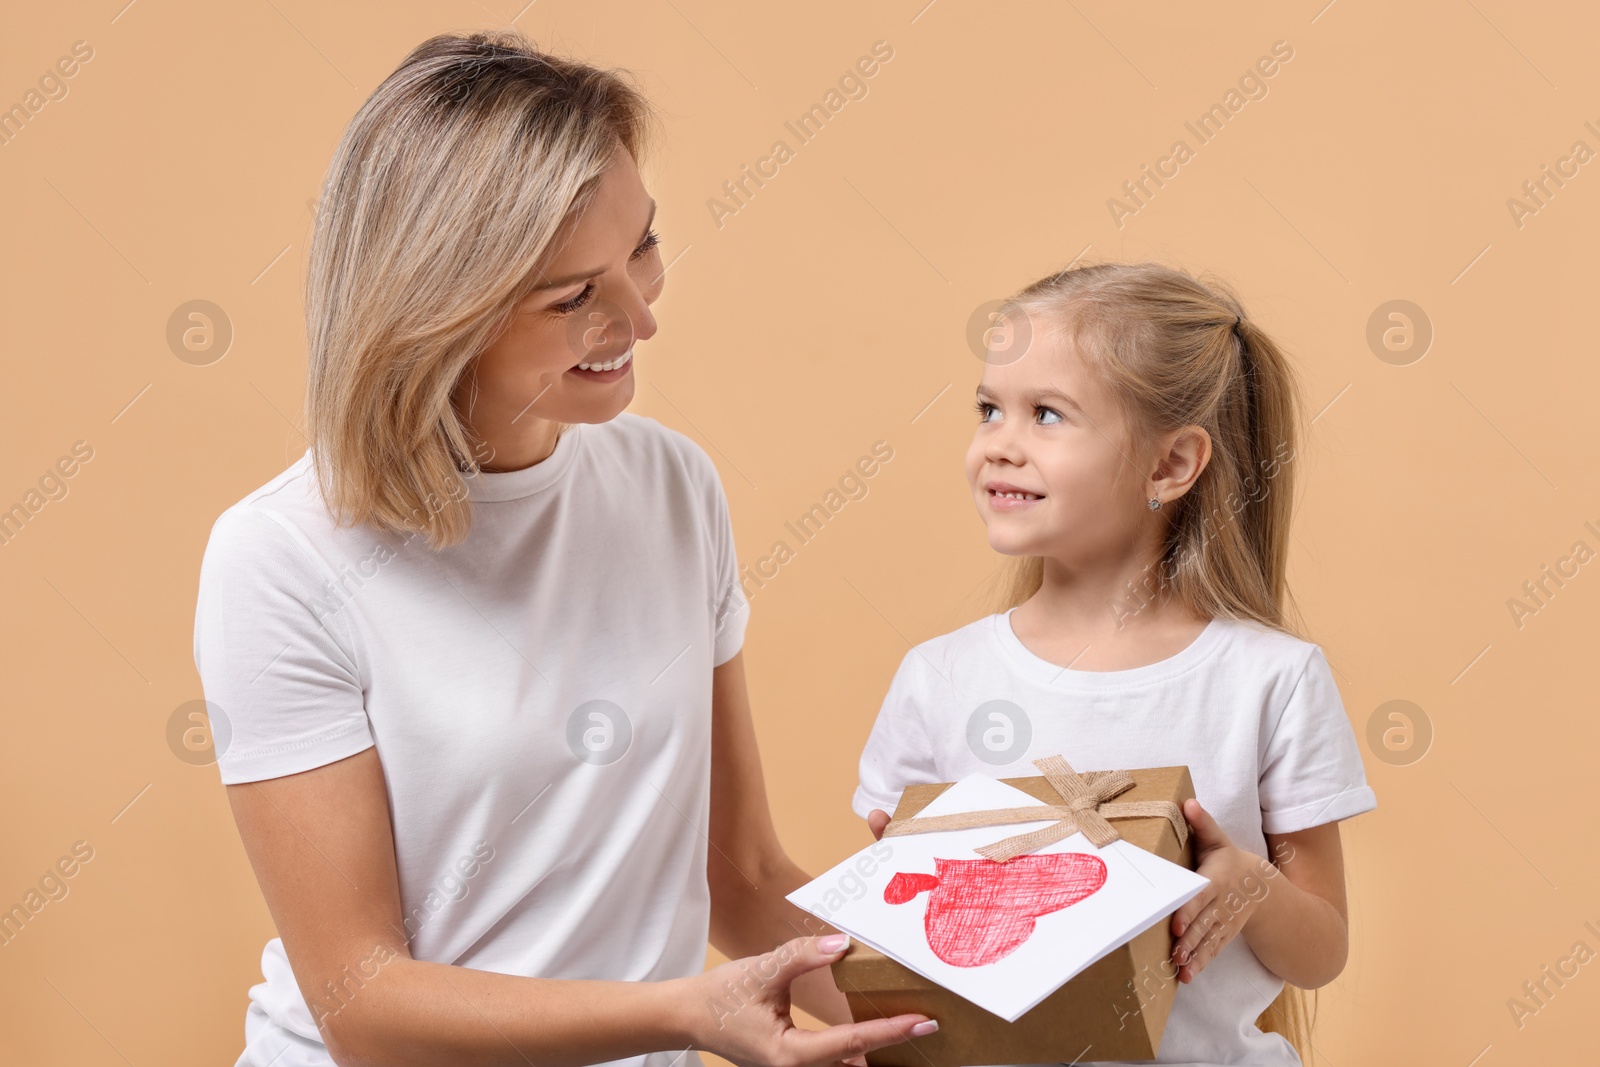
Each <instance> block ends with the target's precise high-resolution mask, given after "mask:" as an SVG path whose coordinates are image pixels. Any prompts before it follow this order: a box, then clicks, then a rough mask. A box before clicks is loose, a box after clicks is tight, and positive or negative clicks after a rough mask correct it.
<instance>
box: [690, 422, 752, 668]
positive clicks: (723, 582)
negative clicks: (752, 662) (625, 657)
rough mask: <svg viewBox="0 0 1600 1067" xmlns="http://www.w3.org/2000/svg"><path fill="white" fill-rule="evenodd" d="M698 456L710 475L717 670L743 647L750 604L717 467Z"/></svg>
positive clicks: (713, 656)
mask: <svg viewBox="0 0 1600 1067" xmlns="http://www.w3.org/2000/svg"><path fill="white" fill-rule="evenodd" d="M701 457H702V459H703V460H704V462H705V467H706V469H707V470H708V471H709V472H710V486H709V488H708V490H707V493H708V495H709V497H710V504H711V514H710V523H709V527H710V531H711V544H712V549H713V556H712V559H713V570H714V572H715V579H716V582H715V587H714V589H713V590H712V603H714V604H715V605H716V611H715V614H714V623H715V633H714V636H713V638H712V657H711V665H712V666H713V667H720V666H722V665H723V664H724V663H726V662H728V661H729V660H730V659H732V658H733V657H734V655H735V654H736V653H737V652H738V651H739V649H741V648H743V647H744V632H745V627H746V626H747V625H748V623H749V621H750V602H749V601H748V600H746V599H745V595H744V589H743V587H742V586H740V584H739V553H738V550H737V549H736V548H735V546H734V542H733V519H732V516H731V515H730V514H729V512H728V494H727V493H726V491H724V489H723V488H722V479H721V478H719V477H718V476H717V468H716V465H715V464H713V463H712V462H711V457H710V456H707V455H705V453H704V452H702V453H701Z"/></svg>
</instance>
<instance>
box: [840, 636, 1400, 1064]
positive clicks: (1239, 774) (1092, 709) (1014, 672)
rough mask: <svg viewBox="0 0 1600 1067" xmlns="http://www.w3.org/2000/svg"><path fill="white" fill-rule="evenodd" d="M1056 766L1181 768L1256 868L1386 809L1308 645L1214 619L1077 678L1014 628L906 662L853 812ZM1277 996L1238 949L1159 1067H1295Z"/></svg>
mask: <svg viewBox="0 0 1600 1067" xmlns="http://www.w3.org/2000/svg"><path fill="white" fill-rule="evenodd" d="M1013 610H1015V609H1013ZM1057 753H1059V754H1060V755H1062V756H1063V757H1064V758H1065V759H1066V761H1067V762H1068V763H1070V764H1071V765H1072V766H1073V768H1074V769H1076V770H1079V771H1095V770H1113V769H1118V768H1125V769H1132V768H1137V767H1165V766H1176V765H1179V764H1183V765H1187V766H1188V768H1189V772H1190V775H1191V776H1192V778H1193V779H1194V789H1195V795H1196V797H1197V798H1198V799H1199V801H1200V803H1201V804H1202V805H1203V806H1204V807H1205V809H1206V810H1207V811H1208V812H1210V813H1211V815H1212V816H1213V817H1214V818H1215V819H1216V820H1217V823H1218V825H1220V826H1221V828H1222V830H1223V831H1224V832H1225V833H1226V834H1227V835H1228V837H1229V838H1230V839H1231V840H1232V842H1233V844H1234V845H1236V846H1238V847H1239V848H1242V849H1246V850H1248V851H1250V852H1254V853H1255V854H1257V855H1259V856H1266V855H1267V843H1266V838H1265V836H1264V835H1265V834H1286V833H1292V832H1294V831H1296V830H1304V829H1308V828H1309V827H1312V826H1319V825H1321V824H1323V823H1328V822H1334V821H1336V820H1339V819H1346V818H1349V817H1350V816H1352V815H1358V814H1360V813H1362V812H1365V811H1371V810H1372V809H1373V808H1375V807H1376V806H1377V798H1376V796H1375V795H1374V794H1373V792H1372V790H1371V788H1369V787H1368V786H1367V780H1366V774H1365V771H1364V770H1363V768H1362V765H1361V753H1360V751H1359V749H1358V748H1357V746H1356V739H1355V734H1354V731H1353V730H1352V729H1351V727H1350V722H1349V719H1348V718H1347V717H1346V715H1345V711H1344V705H1343V703H1342V702H1341V701H1340V699H1339V690H1338V689H1337V688H1336V687H1335V685H1334V681H1333V675H1332V673H1331V672H1330V670H1329V668H1328V661H1327V659H1326V658H1325V657H1324V656H1323V654H1322V650H1321V649H1320V648H1318V647H1317V646H1316V645H1313V644H1310V643H1308V642H1306V641H1302V640H1299V639H1298V638H1295V637H1292V636H1290V635H1288V634H1285V633H1283V632H1281V631H1278V630H1274V629H1271V628H1270V627H1266V626H1262V625H1259V624H1257V623H1253V622H1243V621H1234V620H1228V619H1213V620H1212V621H1211V622H1210V623H1208V624H1207V626H1206V628H1205V630H1204V631H1202V632H1201V634H1200V636H1199V637H1197V638H1196V639H1195V640H1194V641H1193V642H1192V643H1191V644H1190V645H1189V646H1188V647H1187V648H1185V649H1184V650H1183V651H1181V652H1179V653H1178V654H1177V655H1175V656H1172V657H1170V658H1168V659H1165V660H1162V661H1160V662H1158V663H1152V664H1149V665H1148V666H1144V667H1135V668H1133V669H1131V670H1122V671H1081V670H1071V669H1068V668H1065V667H1061V666H1058V665H1057V664H1054V663H1051V662H1049V661H1048V660H1045V659H1042V658H1040V657H1039V656H1037V655H1035V654H1034V653H1033V652H1031V651H1029V649H1028V648H1027V646H1025V645H1024V644H1023V643H1022V642H1021V641H1020V640H1019V639H1018V638H1017V635H1016V633H1015V632H1014V631H1013V630H1012V628H1011V612H1009V611H1008V612H1005V613H1004V614H997V615H990V616H988V617H987V618H983V619H980V620H978V621H977V622H974V623H971V624H969V625H967V626H964V627H962V628H961V629H959V630H956V631H954V632H952V633H948V634H945V635H943V636H941V637H936V638H934V639H933V640H931V641H926V642H924V643H923V644H920V645H917V646H916V647H915V648H913V649H912V650H911V651H910V652H908V653H906V656H905V658H904V660H903V661H902V662H901V664H900V669H899V671H898V672H897V673H896V674H895V676H894V681H893V682H892V683H891V684H890V686H889V692H888V695H887V696H886V697H885V698H884V702H883V707H882V710H881V711H880V712H879V714H878V718H877V721H876V722H875V723H874V725H873V727H872V733H871V735H870V736H869V738H868V740H867V745H866V749H865V751H863V752H862V754H861V784H860V786H859V787H858V788H857V790H856V793H855V797H854V800H853V802H852V807H853V808H854V809H855V812H856V814H858V815H860V816H862V817H863V818H864V817H866V815H867V813H868V812H869V811H871V810H872V809H873V808H881V809H883V810H884V811H888V812H893V811H894V808H895V804H896V803H897V802H898V800H899V797H900V791H901V790H902V789H904V788H905V787H906V786H908V785H911V784H913V783H918V782H953V781H957V780H959V779H961V778H963V777H965V776H967V775H969V774H972V773H974V772H982V773H984V774H987V775H990V776H991V777H995V778H1017V777H1023V776H1028V775H1036V774H1038V773H1039V771H1038V769H1037V768H1036V767H1034V766H1033V763H1032V761H1033V760H1035V759H1039V758H1041V757H1044V756H1049V755H1055V754H1057ZM1174 981H1175V979H1174ZM1282 989H1283V981H1282V979H1280V978H1278V977H1277V976H1276V975H1274V974H1273V973H1272V972H1271V971H1269V970H1267V968H1266V967H1264V966H1262V964H1261V961H1260V960H1258V959H1257V958H1256V955H1255V953H1254V952H1253V951H1251V949H1250V946H1249V945H1248V944H1247V943H1246V942H1245V940H1244V939H1243V938H1242V937H1235V938H1234V939H1233V940H1232V941H1231V942H1229V943H1228V945H1227V947H1226V948H1224V949H1223V950H1222V952H1221V953H1219V954H1218V955H1217V957H1216V958H1215V959H1213V960H1212V961H1211V962H1210V963H1209V964H1208V965H1207V966H1206V968H1205V969H1204V970H1203V971H1201V972H1200V974H1199V976H1198V977H1196V978H1195V980H1194V981H1193V982H1190V983H1188V984H1181V983H1180V984H1179V985H1178V988H1177V992H1176V994H1175V997H1174V1000H1173V1005H1172V1013H1171V1015H1170V1016H1169V1017H1168V1019H1167V1025H1166V1031H1165V1033H1164V1034H1163V1037H1162V1041H1161V1052H1160V1055H1159V1056H1158V1057H1157V1059H1156V1061H1155V1062H1160V1063H1181V1064H1189V1065H1191V1067H1211V1065H1220V1064H1255V1065H1261V1067H1295V1065H1298V1064H1299V1062H1300V1060H1299V1057H1298V1056H1297V1055H1296V1054H1295V1052H1294V1050H1293V1048H1292V1047H1291V1046H1290V1045H1289V1044H1288V1042H1286V1041H1285V1040H1284V1039H1283V1038H1282V1037H1281V1036H1279V1035H1277V1034H1264V1033H1262V1032H1261V1031H1260V1030H1258V1029H1257V1028H1256V1025H1255V1023H1256V1019H1257V1018H1258V1017H1259V1016H1260V1014H1261V1012H1262V1011H1264V1010H1265V1009H1266V1008H1267V1006H1268V1005H1269V1004H1270V1003H1271V1002H1272V1001H1273V999H1274V998H1275V997H1276V996H1277V995H1278V993H1279V992H1280V991H1281V990H1282ZM1132 1003H1133V1006H1134V1007H1136V1006H1137V1000H1135V1001H1133V1002H1132ZM1094 1058H1095V1057H1094V1056H1093V1055H1092V1051H1091V1054H1090V1055H1088V1056H1087V1057H1086V1059H1091V1060H1092V1059H1094Z"/></svg>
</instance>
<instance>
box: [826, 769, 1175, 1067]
mask: <svg viewBox="0 0 1600 1067" xmlns="http://www.w3.org/2000/svg"><path fill="white" fill-rule="evenodd" d="M1052 760H1053V761H1054V763H1053V764H1052V763H1051V761H1047V760H1038V761H1035V762H1036V763H1037V764H1038V765H1039V766H1040V767H1041V768H1045V767H1047V766H1048V767H1049V768H1050V770H1049V771H1048V772H1047V773H1049V774H1050V777H1045V776H1038V777H1027V778H1002V779H1001V781H1003V782H1005V783H1006V784H1007V785H1010V786H1014V787H1015V788H1017V789H1020V790H1022V791H1023V792H1025V793H1027V794H1029V795H1030V796H1032V797H1035V798H1036V799H1038V800H1041V801H1043V802H1045V803H1046V804H1050V805H1056V806H1059V807H1058V812H1057V814H1058V815H1060V816H1061V821H1060V822H1059V823H1057V824H1056V825H1055V826H1053V827H1050V828H1047V829H1046V830H1042V831H1038V832H1036V833H1035V834H1033V835H1024V836H1019V837H1016V838H1011V839H1008V840H1007V841H1006V842H1002V843H1001V844H1002V845H1005V846H1008V847H1006V848H1001V847H1000V846H998V845H997V846H995V851H993V852H990V850H988V849H984V850H980V851H984V852H985V853H986V854H988V855H990V857H991V858H993V859H996V860H999V861H1002V862H1003V861H1004V860H1005V859H1007V858H1008V857H1009V856H1012V855H1015V854H1020V853H1021V852H1024V851H1027V850H1029V849H1031V848H1037V847H1041V846H1042V845H1044V844H1048V843H1050V842H1052V841H1056V840H1061V839H1062V838H1064V837H1065V836H1067V835H1068V834H1070V833H1073V832H1077V831H1078V830H1082V831H1083V832H1084V833H1085V835H1086V836H1088V837H1089V838H1090V839H1091V841H1093V843H1094V844H1095V845H1097V846H1104V845H1105V844H1106V843H1108V842H1109V841H1110V840H1113V839H1115V838H1116V837H1118V836H1120V837H1121V838H1122V839H1123V840H1126V841H1128V842H1129V843H1130V844H1133V845H1136V846H1138V847H1139V848H1142V849H1144V850H1145V851H1147V852H1151V853H1154V854H1155V855H1157V856H1160V857H1161V858H1162V859H1165V860H1169V861H1171V862H1173V863H1176V864H1179V865H1181V866H1184V867H1187V868H1189V869H1190V870H1193V869H1194V849H1193V844H1192V842H1191V841H1190V837H1189V833H1188V825H1187V823H1186V822H1185V821H1184V819H1183V815H1182V808H1183V802H1184V801H1185V800H1187V799H1188V798H1190V797H1192V796H1194V784H1193V782H1192V781H1191V779H1190V777H1189V769H1188V768H1187V767H1150V768H1145V769H1140V770H1127V771H1120V770H1119V771H1101V772H1088V773H1085V774H1082V775H1079V774H1077V773H1076V772H1074V771H1073V770H1072V768H1071V767H1069V766H1067V765H1066V763H1065V761H1063V760H1060V758H1059V757H1052ZM1062 768H1064V769H1065V770H1064V774H1065V775H1070V778H1069V777H1064V774H1063V771H1062ZM1052 778H1054V779H1055V781H1056V782H1057V784H1058V785H1060V786H1061V788H1059V789H1058V788H1057V786H1056V785H1052V784H1051V779H1052ZM1130 779H1131V785H1130V784H1128V782H1129V780H1130ZM952 784H953V783H950V782H944V783H940V784H937V785H912V786H907V787H906V789H905V791H904V792H903V793H902V794H901V797H900V803H899V805H898V806H897V807H896V808H895V810H894V815H893V822H891V823H890V826H889V828H888V830H886V831H885V837H886V838H888V837H891V836H895V834H896V833H897V832H906V831H905V827H904V824H903V822H902V820H910V819H912V818H913V816H915V815H916V814H917V813H918V812H919V811H921V810H922V809H923V808H924V807H926V806H927V805H928V804H930V803H931V802H932V801H933V799H934V798H935V797H937V796H939V794H941V793H943V792H944V791H945V790H946V789H948V788H950V786H951V785H952ZM1064 792H1065V793H1069V794H1074V795H1068V796H1064V795H1063V793H1064ZM1069 809H1070V813H1069ZM985 814H986V813H981V812H978V813H972V814H971V815H969V816H962V817H961V819H963V820H964V821H965V822H966V823H967V824H969V825H970V824H972V823H973V822H974V818H973V817H974V816H983V815H985ZM1049 817H1051V818H1055V817H1057V815H1051V816H1049ZM1034 818H1035V819H1037V818H1038V816H1034ZM1102 820H1104V821H1102ZM978 821H980V822H983V821H986V820H981V819H980V820H978ZM1009 821H1011V822H1017V821H1020V820H1019V819H1018V818H1012V819H1010V820H1009ZM1108 826H1109V829H1108ZM1092 831H1093V832H1092ZM1108 834H1109V836H1108ZM997 836H998V835H997ZM1097 837H1098V838H1100V839H1099V840H1096V838H1097ZM1030 838H1031V839H1032V840H1031V841H1030ZM1172 944H1173V937H1172V923H1171V916H1167V917H1165V918H1163V919H1161V920H1159V921H1157V922H1156V923H1155V924H1154V925H1152V926H1151V927H1149V928H1148V929H1146V930H1144V931H1143V932H1142V933H1140V934H1138V935H1136V936H1135V937H1134V938H1133V940H1131V941H1129V942H1127V943H1126V944H1124V945H1121V946H1120V947H1118V948H1115V949H1113V950H1112V951H1111V952H1110V953H1108V954H1107V955H1105V956H1103V957H1101V958H1100V959H1099V960H1097V961H1096V962H1094V963H1092V964H1090V965H1089V967H1088V968H1086V969H1085V970H1083V971H1080V972H1079V973H1078V974H1077V976H1075V977H1074V978H1072V979H1071V980H1070V981H1068V982H1067V983H1066V984H1065V985H1063V986H1062V987H1061V988H1059V989H1057V990H1056V991H1055V992H1053V993H1051V994H1050V995H1049V996H1047V997H1046V998H1045V999H1044V1000H1042V1001H1040V1002H1039V1004H1038V1005H1036V1006H1035V1007H1034V1008H1032V1009H1031V1010H1029V1011H1028V1012H1026V1013H1025V1014H1023V1015H1022V1016H1020V1017H1019V1018H1018V1019H1017V1020H1016V1021H1015V1022H1010V1023H1008V1022H1006V1021H1005V1020H1004V1019H1002V1018H1000V1017H999V1016H997V1015H994V1014H991V1013H990V1012H988V1011H985V1010H984V1009H983V1008H980V1007H978V1006H977V1005H976V1004H973V1003H972V1002H971V1001H969V1000H966V999H965V998H963V997H961V996H958V995H957V994H955V993H952V992H950V991H949V990H947V989H945V988H943V987H942V986H939V985H937V984H935V983H934V982H932V981H930V980H929V979H927V978H924V977H923V976H922V975H920V974H917V973H916V972H915V971H912V970H910V969H909V968H907V967H904V966H902V965H901V964H899V963H897V962H895V961H894V960H893V959H890V958H889V957H887V956H885V955H883V954H882V953H880V952H877V951H875V950H874V949H872V948H870V947H868V946H867V945H864V944H862V943H861V942H860V941H852V942H851V945H850V948H849V949H848V950H847V951H846V952H845V954H844V955H843V956H841V957H840V958H839V959H838V960H837V961H835V962H834V964H833V980H834V984H835V985H837V986H838V988H839V989H840V991H841V992H843V993H844V995H845V998H846V999H847V1000H848V1001H849V1003H850V1013H851V1015H852V1017H853V1018H854V1019H855V1020H856V1021H858V1022H860V1021H863V1020H866V1019H877V1018H885V1017H889V1016H894V1015H899V1014H902V1013H906V1012H918V1013H921V1014H924V1015H928V1016H930V1017H932V1018H934V1019H937V1020H938V1021H939V1029H938V1031H937V1032H936V1033H933V1034H930V1035H928V1036H927V1037H920V1038H911V1039H909V1040H907V1041H905V1042H903V1043H901V1044H898V1045H890V1046H889V1047H888V1048H882V1049H878V1050H876V1051H873V1052H869V1053H867V1057H866V1058H867V1063H868V1064H869V1065H870V1067H975V1065H983V1064H1013V1063H1015V1064H1023V1063H1062V1062H1067V1063H1071V1062H1080V1063H1081V1062H1089V1061H1094V1060H1150V1059H1154V1058H1155V1056H1156V1053H1157V1050H1158V1049H1159V1048H1160V1046H1161V1034H1162V1031H1163V1030H1164V1029H1165V1027H1166V1022H1167V1015H1168V1014H1169V1012H1170V1011H1171V1009H1172V998H1173V995H1174V994H1175V992H1176V990H1177V986H1178V979H1177V975H1176V971H1175V969H1174V967H1173V965H1172V962H1171V958H1172Z"/></svg>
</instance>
